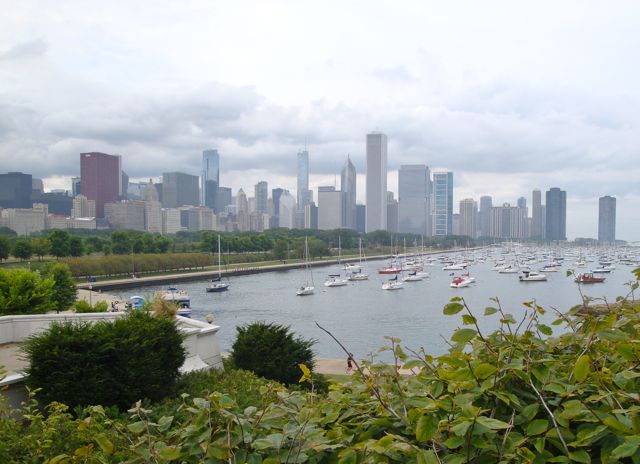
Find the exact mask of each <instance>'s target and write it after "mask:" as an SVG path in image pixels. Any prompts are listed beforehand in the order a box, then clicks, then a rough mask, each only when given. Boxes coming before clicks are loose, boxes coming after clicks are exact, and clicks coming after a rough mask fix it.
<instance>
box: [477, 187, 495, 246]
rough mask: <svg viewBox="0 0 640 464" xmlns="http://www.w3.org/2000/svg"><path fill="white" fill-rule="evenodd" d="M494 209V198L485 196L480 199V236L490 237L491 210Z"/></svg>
mask: <svg viewBox="0 0 640 464" xmlns="http://www.w3.org/2000/svg"><path fill="white" fill-rule="evenodd" d="M492 207H493V198H491V197H490V196H489V195H483V196H481V197H480V213H479V215H478V216H479V217H480V236H481V237H489V236H490V235H489V223H490V214H491V208H492Z"/></svg>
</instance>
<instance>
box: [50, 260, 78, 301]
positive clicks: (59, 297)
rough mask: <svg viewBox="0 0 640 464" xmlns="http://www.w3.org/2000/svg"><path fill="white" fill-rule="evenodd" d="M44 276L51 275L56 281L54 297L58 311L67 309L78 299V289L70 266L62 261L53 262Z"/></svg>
mask: <svg viewBox="0 0 640 464" xmlns="http://www.w3.org/2000/svg"><path fill="white" fill-rule="evenodd" d="M44 276H45V277H50V278H51V279H53V281H54V283H55V289H56V292H55V294H54V295H53V297H52V299H53V301H54V302H55V304H56V307H55V308H54V309H55V310H56V311H66V310H67V309H69V308H70V307H71V306H72V305H73V304H74V303H75V301H76V298H77V294H78V289H77V288H76V283H75V281H74V280H73V276H72V275H71V271H69V266H67V265H66V264H62V263H53V264H51V265H49V266H47V267H46V268H45V270H44Z"/></svg>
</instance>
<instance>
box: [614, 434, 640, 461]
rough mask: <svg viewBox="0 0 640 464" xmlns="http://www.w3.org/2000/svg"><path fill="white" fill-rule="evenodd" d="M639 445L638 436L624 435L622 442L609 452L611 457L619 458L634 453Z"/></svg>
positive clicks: (639, 439)
mask: <svg viewBox="0 0 640 464" xmlns="http://www.w3.org/2000/svg"><path fill="white" fill-rule="evenodd" d="M639 447H640V436H638V435H635V436H631V437H626V438H625V439H624V443H622V444H621V445H620V446H618V447H617V448H615V449H614V450H613V451H612V452H611V458H612V459H621V458H628V457H631V456H633V455H634V454H635V453H636V451H638V448H639Z"/></svg>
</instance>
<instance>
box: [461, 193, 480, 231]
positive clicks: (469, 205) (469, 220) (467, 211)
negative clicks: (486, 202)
mask: <svg viewBox="0 0 640 464" xmlns="http://www.w3.org/2000/svg"><path fill="white" fill-rule="evenodd" d="M477 217H478V204H477V203H476V202H475V201H474V199H473V198H465V199H464V200H461V201H460V235H466V236H467V237H471V238H475V237H476V230H477V224H476V218H477Z"/></svg>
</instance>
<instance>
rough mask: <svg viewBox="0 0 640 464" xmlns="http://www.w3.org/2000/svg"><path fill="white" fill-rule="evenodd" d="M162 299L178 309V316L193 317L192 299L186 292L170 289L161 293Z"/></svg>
mask: <svg viewBox="0 0 640 464" xmlns="http://www.w3.org/2000/svg"><path fill="white" fill-rule="evenodd" d="M160 298H162V299H163V300H164V301H167V302H169V303H173V304H175V305H176V306H177V307H178V316H184V317H190V316H191V299H190V298H189V294H188V293H187V291H186V290H178V289H177V288H175V287H169V288H167V289H166V290H165V291H163V292H160Z"/></svg>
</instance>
